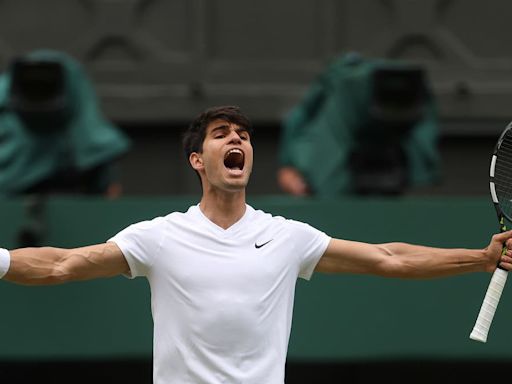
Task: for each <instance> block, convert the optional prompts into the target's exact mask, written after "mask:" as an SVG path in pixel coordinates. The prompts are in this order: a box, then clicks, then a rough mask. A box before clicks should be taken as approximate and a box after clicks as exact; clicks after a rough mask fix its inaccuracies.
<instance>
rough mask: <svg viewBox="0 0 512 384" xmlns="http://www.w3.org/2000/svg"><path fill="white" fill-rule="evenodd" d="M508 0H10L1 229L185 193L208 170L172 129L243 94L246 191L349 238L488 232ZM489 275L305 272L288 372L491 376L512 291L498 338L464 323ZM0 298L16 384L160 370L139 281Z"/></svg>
mask: <svg viewBox="0 0 512 384" xmlns="http://www.w3.org/2000/svg"><path fill="white" fill-rule="evenodd" d="M511 11H512V3H510V2H509V1H506V0H489V1H487V2H485V3H482V2H481V1H477V0H465V1H462V0H357V1H356V0H294V1H291V0H282V1H270V0H260V1H257V2H255V1H234V0H209V1H208V0H46V1H44V2H42V1H36V0H16V1H15V0H1V1H0V195H2V198H1V199H0V212H1V217H2V219H3V220H1V222H2V223H1V224H0V241H1V242H0V244H1V245H2V246H3V247H6V248H14V247H18V246H24V245H46V244H51V245H54V246H63V247H74V246H80V245H85V244H90V243H96V242H100V241H105V240H106V239H108V238H109V237H110V236H111V235H113V234H114V233H116V232H117V231H119V230H120V229H122V228H124V227H125V226H127V225H128V224H131V223H132V222H134V221H138V220H143V219H146V218H151V217H154V216H157V215H163V214H166V213H167V212H170V211H172V210H184V209H186V207H188V205H190V204H194V203H196V202H197V199H198V197H199V196H200V187H199V184H198V181H197V176H196V175H195V174H194V172H192V171H191V170H190V168H189V166H188V162H187V160H186V159H185V157H184V155H183V151H182V149H181V133H182V131H183V129H185V128H186V127H187V125H188V124H189V122H190V121H191V120H192V119H193V118H194V117H195V116H196V115H197V114H198V113H200V112H201V111H202V110H203V109H205V108H207V107H210V106H215V105H225V104H230V105H232V104H234V105H238V106H240V107H241V108H242V110H243V111H244V112H245V113H246V114H247V115H248V116H249V117H250V118H251V119H252V121H253V123H254V125H255V135H254V138H253V142H254V146H255V165H254V171H253V176H252V179H251V182H250V185H249V188H248V192H249V202H250V203H251V204H253V205H254V206H257V207H258V208H262V209H268V210H271V211H272V212H273V213H276V214H283V215H286V216H288V217H291V218H297V219H300V220H304V221H307V222H309V223H311V224H313V225H315V226H317V227H318V228H320V229H323V230H325V231H327V232H329V233H330V234H332V235H335V236H339V237H345V238H352V239H358V240H363V241H370V242H378V241H392V240H403V241H414V242H421V243H425V244H430V245H435V246H453V247H455V246H465V247H473V246H475V247H482V246H485V245H486V242H487V239H488V237H489V235H490V234H491V233H493V232H494V231H495V230H497V225H496V223H495V221H496V220H495V217H494V212H493V208H492V205H491V203H490V199H489V191H488V169H489V161H490V155H491V152H492V150H493V147H494V145H495V142H496V139H497V137H498V135H499V133H500V132H501V131H502V130H503V129H504V127H505V126H506V124H508V123H509V121H510V119H511V116H512V114H511V112H510V105H511V101H512V48H511V46H512V45H511V42H512V41H511V38H510V37H507V36H508V33H507V30H508V28H507V27H508V24H509V22H508V19H509V14H510V12H511ZM489 279H490V276H488V275H486V274H482V275H475V276H467V277H458V278H453V279H452V278H450V279H445V280H443V281H434V282H432V281H429V282H414V283H413V282H396V281H395V282H389V281H383V280H381V279H376V278H362V277H359V278H353V277H324V276H320V277H318V278H317V277H315V279H313V281H312V282H310V283H305V284H303V283H302V282H300V283H299V284H298V287H297V289H298V291H297V298H296V311H295V318H294V327H293V331H292V337H291V342H290V354H289V359H288V365H287V383H301V382H318V383H331V382H338V381H342V380H343V381H350V382H353V383H363V382H364V383H366V382H373V381H375V380H377V379H380V380H382V378H383V377H389V378H390V379H393V380H395V381H404V382H405V380H407V381H408V382H410V381H413V382H418V383H421V382H425V383H426V382H434V381H439V380H443V379H445V378H451V379H453V378H454V377H457V378H463V379H464V380H466V381H472V380H477V379H478V380H481V379H482V378H488V375H489V374H491V375H492V373H490V372H495V371H500V370H501V369H502V368H503V367H504V366H505V365H506V364H508V363H510V359H511V357H512V354H511V349H510V347H508V345H507V341H508V340H507V338H508V334H507V328H506V321H508V319H510V316H511V315H512V305H511V304H509V303H507V301H508V302H510V301H511V300H507V298H506V296H507V290H505V293H504V298H505V299H504V300H502V303H500V308H499V309H498V312H497V315H496V318H495V324H493V329H492V330H491V335H490V339H491V340H490V341H489V342H488V343H487V344H485V345H475V342H471V341H469V340H468V335H469V331H470V330H471V327H472V325H473V321H474V319H476V315H477V312H478V310H479V308H480V304H481V300H482V298H483V295H484V293H485V289H486V287H487V284H488V281H489ZM0 300H1V301H2V302H3V303H4V304H3V306H2V307H3V309H2V310H0V329H2V330H4V331H3V333H4V335H3V336H1V337H0V372H2V377H4V378H6V379H5V380H6V381H5V382H6V383H29V382H34V381H36V380H37V381H39V382H44V381H48V382H52V383H56V382H69V381H70V380H71V381H74V382H90V381H91V380H96V381H98V382H120V381H121V380H122V381H123V382H128V383H129V382H133V383H135V382H137V383H150V382H151V337H152V333H151V332H152V328H151V326H152V324H151V318H150V312H149V290H148V287H147V285H146V284H145V282H143V281H126V279H123V278H119V279H112V280H110V281H99V282H87V283H74V284H70V285H69V286H66V287H46V288H35V289H34V288H27V287H19V286H11V285H9V284H6V283H5V282H3V283H2V282H0ZM5 303H6V304H5ZM507 316H508V317H507ZM484 372H485V374H484ZM3 380H4V379H2V382H3Z"/></svg>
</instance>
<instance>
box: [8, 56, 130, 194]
mask: <svg viewBox="0 0 512 384" xmlns="http://www.w3.org/2000/svg"><path fill="white" fill-rule="evenodd" d="M26 58H28V59H33V60H37V61H45V60H48V61H58V62H60V63H61V64H62V66H63V67H64V71H65V88H66V93H67V96H68V97H69V101H70V103H69V111H68V112H69V116H70V117H69V119H68V120H66V122H65V123H63V124H64V126H63V127H61V128H60V129H45V130H37V129H31V128H30V127H28V126H27V123H26V122H25V121H24V120H23V119H22V118H21V117H20V116H19V115H18V114H17V113H16V112H15V111H12V110H11V109H10V108H9V90H10V84H11V78H12V73H11V70H10V69H8V70H7V71H6V72H4V73H2V74H1V75H0V194H7V195H8V194H15V193H19V192H21V191H23V190H25V189H26V188H29V187H31V186H33V185H35V184H37V183H39V182H41V181H43V180H45V179H46V178H48V177H51V176H52V175H55V174H56V173H59V172H60V171H62V170H64V169H65V168H67V167H73V169H76V170H77V171H85V170H89V169H92V168H94V167H97V166H99V165H102V164H105V163H108V162H111V161H113V160H115V159H116V158H118V157H119V156H121V155H122V154H124V153H126V152H127V151H128V150H129V148H130V146H131V142H130V140H129V138H128V137H127V136H126V135H125V134H124V133H123V132H122V131H121V130H120V129H119V128H118V127H116V126H115V125H114V124H112V123H111V122H109V121H108V120H107V119H106V118H105V117H104V116H103V115H102V113H101V111H100V109H99V106H98V101H97V98H96V94H95V91H94V89H93V86H92V84H91V82H90V81H89V79H88V78H87V75H86V74H85V73H84V71H83V69H82V67H81V65H80V64H79V63H78V62H77V61H76V60H74V59H73V58H72V57H70V56H69V55H67V54H65V53H62V52H57V51H51V50H38V51H34V52H32V53H30V54H28V55H27V56H26Z"/></svg>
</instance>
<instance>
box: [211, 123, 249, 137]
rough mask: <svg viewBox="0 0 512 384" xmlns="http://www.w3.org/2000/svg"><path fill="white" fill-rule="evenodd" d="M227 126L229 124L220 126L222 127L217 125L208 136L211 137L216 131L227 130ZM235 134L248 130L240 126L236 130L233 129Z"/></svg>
mask: <svg viewBox="0 0 512 384" xmlns="http://www.w3.org/2000/svg"><path fill="white" fill-rule="evenodd" d="M229 126H230V124H227V123H226V124H222V125H219V126H217V127H215V128H212V130H211V131H210V134H211V135H213V134H215V132H217V131H225V130H228V129H229ZM235 131H236V132H248V129H247V128H245V127H241V126H238V128H237V129H235Z"/></svg>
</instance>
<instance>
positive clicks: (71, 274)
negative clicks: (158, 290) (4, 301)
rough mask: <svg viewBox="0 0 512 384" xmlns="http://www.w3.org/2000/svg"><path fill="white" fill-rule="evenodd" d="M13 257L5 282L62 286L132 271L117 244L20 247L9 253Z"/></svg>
mask: <svg viewBox="0 0 512 384" xmlns="http://www.w3.org/2000/svg"><path fill="white" fill-rule="evenodd" d="M10 255H11V264H10V267H9V270H8V271H7V274H6V275H5V276H4V280H7V281H10V282H13V283H18V284H25V285H49V284H60V283H65V282H68V281H78V280H90V279H95V278H100V277H111V276H116V275H119V274H122V273H127V272H129V267H128V263H127V262H126V259H125V258H124V256H123V253H122V252H121V250H120V249H119V247H118V246H117V245H116V244H115V243H104V244H97V245H91V246H88V247H82V248H74V249H63V248H52V247H41V248H20V249H15V250H12V251H10Z"/></svg>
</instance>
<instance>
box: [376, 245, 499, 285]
mask: <svg viewBox="0 0 512 384" xmlns="http://www.w3.org/2000/svg"><path fill="white" fill-rule="evenodd" d="M379 248H380V249H381V250H382V251H383V252H384V253H385V254H386V256H387V257H389V261H390V262H389V263H384V265H385V266H386V268H385V269H384V272H385V274H386V275H388V276H394V277H405V278H432V277H443V276H451V275H458V274H463V273H470V272H485V271H487V272H489V271H491V270H493V269H494V268H495V267H496V263H497V260H494V259H493V257H491V255H490V254H488V253H487V252H486V250H485V249H465V248H451V249H450V248H433V247H425V246H419V245H412V244H407V243H387V244H380V245H379Z"/></svg>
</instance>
